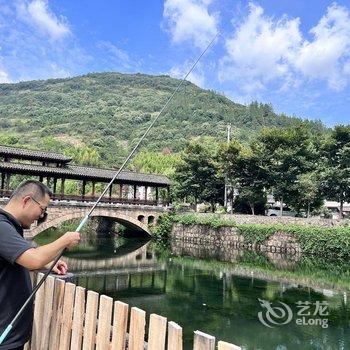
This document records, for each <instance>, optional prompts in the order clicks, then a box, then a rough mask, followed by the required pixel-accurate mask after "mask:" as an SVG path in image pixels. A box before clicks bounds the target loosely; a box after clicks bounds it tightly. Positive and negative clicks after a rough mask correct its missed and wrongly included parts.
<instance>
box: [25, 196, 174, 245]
mask: <svg viewBox="0 0 350 350" xmlns="http://www.w3.org/2000/svg"><path fill="white" fill-rule="evenodd" d="M93 204H94V203H90V204H89V203H71V202H67V203H63V202H54V203H51V204H50V206H49V208H48V210H47V212H48V219H47V221H46V222H44V223H42V224H41V225H39V226H36V225H35V224H33V225H32V227H31V228H30V229H29V230H25V232H24V236H25V238H29V239H30V238H34V237H35V236H36V235H38V234H39V233H41V232H43V231H45V230H47V229H48V228H51V227H58V226H60V225H61V224H62V223H63V222H65V221H68V220H72V219H82V218H83V217H84V216H85V215H86V214H87V213H88V211H89V210H90V209H91V207H92V205H93ZM168 210H169V207H167V206H147V205H125V204H100V205H98V206H97V207H96V208H95V210H94V211H93V212H92V214H91V217H105V218H110V219H113V220H115V221H116V222H118V223H120V224H123V225H124V226H126V227H128V228H130V229H133V230H135V231H139V232H141V233H143V234H147V235H148V236H150V235H151V232H150V227H151V226H152V225H155V224H156V223H157V220H158V218H159V216H160V215H161V214H163V213H165V212H167V211H168Z"/></svg>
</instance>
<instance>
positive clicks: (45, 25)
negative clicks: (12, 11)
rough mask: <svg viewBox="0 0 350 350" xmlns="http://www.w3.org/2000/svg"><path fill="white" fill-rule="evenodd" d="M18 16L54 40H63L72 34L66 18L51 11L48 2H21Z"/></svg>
mask: <svg viewBox="0 0 350 350" xmlns="http://www.w3.org/2000/svg"><path fill="white" fill-rule="evenodd" d="M18 15H19V17H20V18H21V19H22V20H24V21H26V22H29V23H30V24H32V25H33V26H35V27H36V28H38V29H39V30H40V31H41V32H42V33H44V34H46V35H48V36H49V37H50V38H51V39H53V40H57V39H62V38H64V37H66V36H68V35H70V34H71V31H70V29H69V26H68V23H67V21H66V20H65V18H64V17H62V16H60V17H57V16H56V15H55V14H54V13H53V12H52V11H51V10H50V8H49V5H48V1H47V0H33V1H31V2H29V3H27V2H21V3H20V4H19V6H18Z"/></svg>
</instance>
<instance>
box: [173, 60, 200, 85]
mask: <svg viewBox="0 0 350 350" xmlns="http://www.w3.org/2000/svg"><path fill="white" fill-rule="evenodd" d="M190 68H191V67H190V63H189V62H186V63H185V64H184V65H183V66H174V67H172V68H171V69H170V72H169V75H170V76H171V77H173V78H177V79H183V78H184V77H185V75H186V74H187V72H188V71H189V69H190ZM187 80H188V81H190V82H191V83H193V84H195V85H197V86H199V87H201V88H204V87H205V77H204V72H203V71H202V70H201V68H200V65H197V67H196V71H194V72H191V73H190V74H189V76H188V77H187Z"/></svg>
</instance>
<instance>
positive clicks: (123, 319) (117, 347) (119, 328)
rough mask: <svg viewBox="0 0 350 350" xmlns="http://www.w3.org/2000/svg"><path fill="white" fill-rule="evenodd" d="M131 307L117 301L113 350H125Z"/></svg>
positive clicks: (115, 305) (115, 304)
mask: <svg viewBox="0 0 350 350" xmlns="http://www.w3.org/2000/svg"><path fill="white" fill-rule="evenodd" d="M128 311H129V305H128V304H125V303H122V302H121V301H116V302H115V303H114V316H113V334H112V347H111V350H124V349H125V343H126V332H127V326H128Z"/></svg>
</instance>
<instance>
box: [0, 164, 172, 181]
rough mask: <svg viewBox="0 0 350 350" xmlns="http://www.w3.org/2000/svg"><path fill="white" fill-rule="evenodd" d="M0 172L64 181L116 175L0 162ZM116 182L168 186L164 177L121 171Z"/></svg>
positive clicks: (112, 171)
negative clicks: (54, 178)
mask: <svg viewBox="0 0 350 350" xmlns="http://www.w3.org/2000/svg"><path fill="white" fill-rule="evenodd" d="M0 171H2V172H10V173H15V174H23V175H37V176H52V177H58V178H66V179H77V180H84V179H85V180H88V181H92V180H94V181H100V182H109V181H110V180H112V178H113V176H114V175H115V173H116V171H117V170H116V169H101V168H93V167H83V166H76V165H68V166H65V167H52V166H41V165H34V164H24V163H10V162H0ZM118 180H119V181H118ZM116 182H123V183H129V184H140V185H141V184H144V185H158V186H169V185H170V180H169V178H167V177H166V176H164V175H155V174H142V173H135V172H132V171H122V173H121V174H120V175H119V176H118V178H117V181H116Z"/></svg>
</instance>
